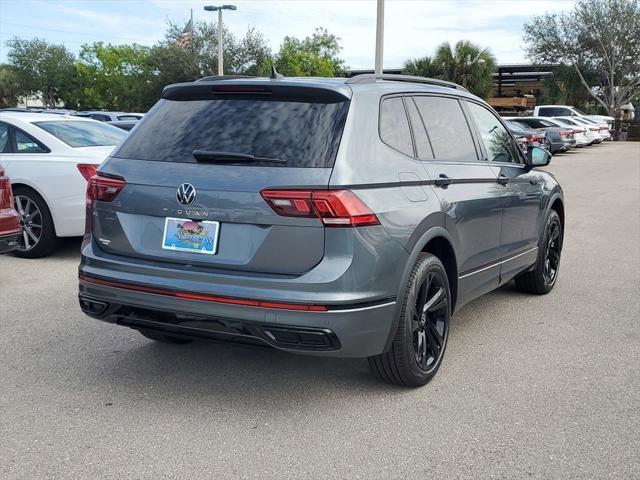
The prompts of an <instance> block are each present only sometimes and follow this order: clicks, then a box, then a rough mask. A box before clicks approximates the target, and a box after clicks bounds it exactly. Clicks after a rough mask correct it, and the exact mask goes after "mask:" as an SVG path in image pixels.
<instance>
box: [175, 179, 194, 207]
mask: <svg viewBox="0 0 640 480" xmlns="http://www.w3.org/2000/svg"><path fill="white" fill-rule="evenodd" d="M176 199H177V200H178V203H181V204H182V205H185V206H186V205H191V204H192V203H193V202H195V201H196V189H195V187H194V186H193V185H191V184H190V183H183V184H182V185H180V186H179V187H178V191H177V192H176Z"/></svg>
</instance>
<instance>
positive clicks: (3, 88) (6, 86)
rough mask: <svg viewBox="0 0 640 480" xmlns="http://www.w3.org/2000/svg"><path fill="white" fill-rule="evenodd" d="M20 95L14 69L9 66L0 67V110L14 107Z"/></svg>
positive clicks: (19, 87)
mask: <svg viewBox="0 0 640 480" xmlns="http://www.w3.org/2000/svg"><path fill="white" fill-rule="evenodd" d="M21 93H22V92H21V86H20V83H19V81H18V74H17V73H16V71H15V69H14V68H13V67H12V66H11V65H5V64H3V65H0V108H6V107H15V106H16V105H17V104H18V97H19V96H20V94H21Z"/></svg>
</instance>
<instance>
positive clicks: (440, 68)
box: [402, 40, 496, 99]
mask: <svg viewBox="0 0 640 480" xmlns="http://www.w3.org/2000/svg"><path fill="white" fill-rule="evenodd" d="M495 70H496V60H495V57H494V56H493V55H492V54H491V52H490V51H489V49H487V48H484V49H483V48H480V47H479V46H477V45H475V44H473V43H471V42H469V41H468V40H461V41H459V42H457V43H456V44H455V46H453V47H452V46H451V45H450V44H449V43H448V42H444V43H442V44H441V45H440V46H439V47H438V48H437V49H436V53H435V55H434V56H433V57H428V56H427V57H422V58H416V59H413V60H408V61H407V62H406V63H405V65H404V68H403V71H402V72H403V73H405V74H407V75H419V76H422V77H432V78H439V79H441V80H447V81H450V82H454V83H457V84H459V85H462V86H463V87H465V88H466V89H467V90H469V91H470V92H471V93H473V94H474V95H477V96H479V97H481V98H485V99H486V98H489V97H490V96H491V92H492V91H493V85H494V82H493V73H494V72H495Z"/></svg>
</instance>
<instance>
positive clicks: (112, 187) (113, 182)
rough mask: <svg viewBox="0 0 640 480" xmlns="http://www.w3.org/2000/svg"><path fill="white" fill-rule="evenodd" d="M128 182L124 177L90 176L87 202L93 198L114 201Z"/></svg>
mask: <svg viewBox="0 0 640 480" xmlns="http://www.w3.org/2000/svg"><path fill="white" fill-rule="evenodd" d="M126 184H127V182H125V181H124V179H123V178H109V177H99V176H97V175H94V176H92V177H91V178H89V182H88V183H87V203H90V202H91V201H92V200H99V201H101V202H112V201H113V200H114V199H115V198H116V197H117V196H118V194H119V193H120V190H122V189H123V188H124V186H125V185H126Z"/></svg>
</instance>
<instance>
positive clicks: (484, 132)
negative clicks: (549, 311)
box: [466, 101, 543, 278]
mask: <svg viewBox="0 0 640 480" xmlns="http://www.w3.org/2000/svg"><path fill="white" fill-rule="evenodd" d="M466 104H467V108H468V110H469V113H470V115H471V118H473V121H474V124H475V125H476V128H477V131H478V136H479V137H480V139H481V140H482V145H481V146H482V150H483V152H484V155H485V158H487V160H488V161H489V162H490V163H491V164H492V165H494V166H495V167H496V168H498V169H499V171H498V189H499V191H500V192H501V195H502V198H503V204H502V205H503V213H502V228H501V235H500V247H501V248H500V256H501V257H502V260H501V263H502V267H501V270H502V275H501V276H502V277H504V278H511V277H512V276H513V274H514V273H516V272H518V271H520V270H522V269H523V268H525V267H527V266H529V265H531V264H532V263H533V262H534V261H535V259H536V255H537V252H536V248H537V244H538V238H539V232H540V218H541V214H542V211H543V210H542V179H541V178H540V176H539V174H538V173H537V172H536V171H535V170H530V171H527V170H526V168H525V164H524V158H523V156H522V154H521V152H520V151H519V148H518V147H517V145H516V143H515V142H514V140H513V138H512V137H511V135H510V134H509V131H508V130H507V128H506V127H505V126H504V125H503V124H502V122H501V121H500V119H499V118H498V116H497V115H496V114H495V113H494V112H492V111H491V110H489V109H488V108H487V107H485V106H484V105H480V104H479V103H475V102H471V101H466Z"/></svg>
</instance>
